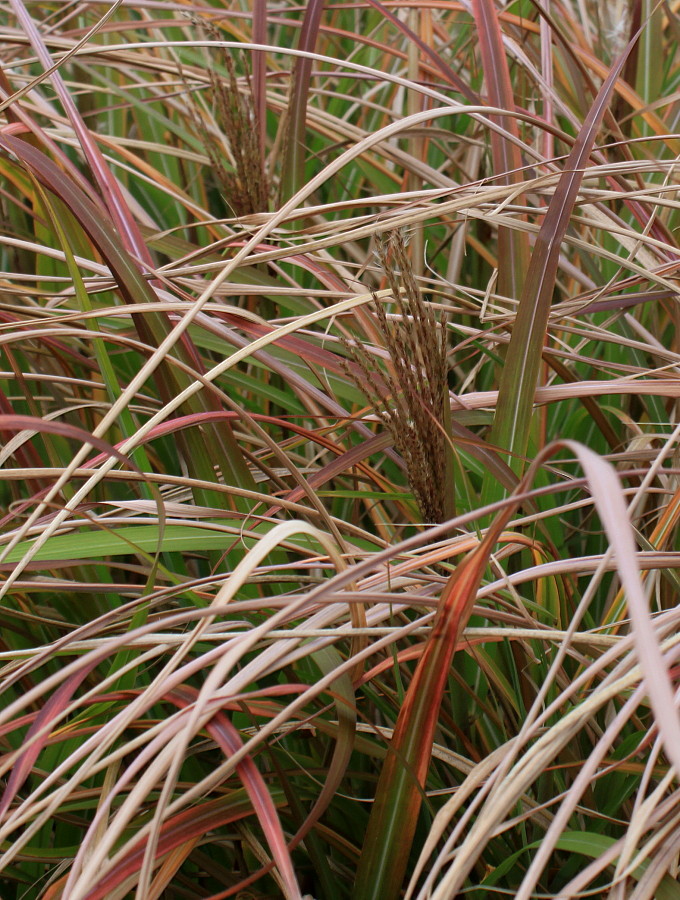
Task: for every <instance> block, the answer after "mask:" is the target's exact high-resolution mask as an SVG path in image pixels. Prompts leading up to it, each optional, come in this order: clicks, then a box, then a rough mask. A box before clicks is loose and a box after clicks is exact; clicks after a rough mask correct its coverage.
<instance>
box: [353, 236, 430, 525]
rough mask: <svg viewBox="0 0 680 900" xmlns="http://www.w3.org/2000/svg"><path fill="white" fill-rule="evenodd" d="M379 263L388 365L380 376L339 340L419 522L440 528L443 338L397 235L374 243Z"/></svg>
mask: <svg viewBox="0 0 680 900" xmlns="http://www.w3.org/2000/svg"><path fill="white" fill-rule="evenodd" d="M378 257H379V260H380V264H381V266H382V268H383V270H384V272H385V277H386V278H387V283H388V285H389V288H390V290H391V292H392V295H393V298H394V309H395V315H392V316H388V313H387V312H386V310H385V306H384V305H383V304H382V303H381V302H379V301H378V300H377V299H374V302H373V309H374V312H375V315H376V318H377V321H378V325H379V328H380V332H381V334H382V337H383V340H384V344H385V349H386V350H387V351H388V352H389V357H390V360H389V363H388V365H387V366H386V368H385V369H384V370H383V369H381V368H380V367H379V365H378V363H377V361H376V358H375V357H374V356H373V355H372V354H371V353H370V352H369V351H368V350H366V348H365V347H364V346H363V345H362V344H360V343H358V342H355V343H350V342H348V341H345V348H346V350H347V352H348V354H349V356H350V357H351V359H352V360H353V361H354V362H355V363H356V365H357V366H358V369H359V370H360V372H361V376H362V377H357V376H356V375H355V374H351V373H350V377H352V379H353V380H354V382H355V384H356V385H357V387H358V388H359V390H360V391H361V392H362V393H363V394H364V395H365V396H366V398H367V400H368V401H369V403H371V404H372V405H373V406H375V408H376V412H377V414H378V415H379V416H380V418H381V419H382V421H383V422H384V423H385V425H386V426H387V428H388V429H389V431H390V433H391V435H392V439H393V441H394V446H395V448H396V449H397V451H398V452H399V453H400V454H401V456H402V457H403V459H404V462H405V464H406V469H407V473H408V478H409V483H410V486H411V490H412V491H413V495H414V497H415V500H416V503H417V504H418V507H419V509H420V512H421V514H422V517H423V520H424V521H425V522H442V521H443V520H444V518H445V509H446V504H445V498H444V489H445V484H446V441H447V436H446V432H445V429H444V427H443V424H442V418H443V416H442V414H443V406H444V402H445V401H446V398H447V396H448V381H447V362H446V333H445V331H444V329H442V328H441V327H440V326H439V324H438V323H437V320H436V319H435V316H434V313H433V312H432V309H431V307H430V306H429V304H428V303H426V302H425V301H424V300H423V297H422V294H421V291H420V290H419V288H418V285H417V283H416V279H415V277H414V274H413V266H412V265H411V261H410V259H409V257H408V254H407V251H406V246H405V244H404V239H403V237H402V235H401V234H400V233H399V232H391V233H390V234H389V236H388V237H387V239H386V240H385V241H384V242H382V243H381V244H380V246H379V248H378ZM347 372H348V373H349V367H347Z"/></svg>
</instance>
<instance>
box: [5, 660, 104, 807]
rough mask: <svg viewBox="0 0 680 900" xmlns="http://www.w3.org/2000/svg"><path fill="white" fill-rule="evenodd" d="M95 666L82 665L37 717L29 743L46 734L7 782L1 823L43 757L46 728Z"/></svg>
mask: <svg viewBox="0 0 680 900" xmlns="http://www.w3.org/2000/svg"><path fill="white" fill-rule="evenodd" d="M96 666H97V662H92V663H90V664H89V665H86V666H83V668H82V669H81V670H80V671H78V672H74V673H73V675H71V677H70V678H68V679H67V680H66V681H65V682H64V683H63V684H62V685H61V686H60V687H59V688H58V689H57V690H56V691H55V692H54V694H52V696H51V697H50V698H49V700H48V701H47V702H46V703H45V705H44V706H43V707H42V709H41V710H40V712H39V713H38V715H37V716H36V718H35V720H34V722H33V724H32V725H31V727H30V728H29V730H28V734H27V735H26V742H28V741H30V740H31V738H32V737H33V736H34V735H35V734H38V732H40V731H43V734H42V735H41V736H40V737H39V738H37V740H35V741H33V743H31V744H30V746H29V747H27V748H26V750H24V752H23V753H22V754H21V755H20V756H19V759H18V760H17V762H16V763H15V764H14V766H13V767H12V771H11V772H10V776H9V778H8V780H7V787H6V788H5V790H4V792H3V795H2V798H1V799H0V820H2V817H3V816H4V815H5V813H6V812H7V810H8V809H9V806H10V804H11V802H12V800H14V798H15V797H16V795H17V793H18V792H19V791H20V790H21V787H22V785H23V784H24V782H25V781H26V779H27V778H28V776H29V775H30V774H31V769H32V768H33V766H34V764H35V761H36V760H37V758H38V756H40V753H41V751H42V749H43V748H44V746H45V744H46V743H47V741H48V739H49V737H50V731H49V729H48V728H47V726H48V725H49V723H50V722H51V721H52V720H53V719H54V718H55V717H56V716H58V715H59V713H61V712H63V711H64V709H65V707H66V706H68V704H69V701H70V699H71V697H72V696H73V693H74V691H76V690H77V689H78V687H79V686H80V685H81V684H82V683H83V681H84V680H85V678H87V676H88V675H89V674H90V672H91V671H92V670H93V669H94V668H95V667H96Z"/></svg>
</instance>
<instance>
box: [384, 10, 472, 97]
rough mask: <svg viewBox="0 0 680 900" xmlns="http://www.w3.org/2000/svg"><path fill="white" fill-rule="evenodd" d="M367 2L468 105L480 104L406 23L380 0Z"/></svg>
mask: <svg viewBox="0 0 680 900" xmlns="http://www.w3.org/2000/svg"><path fill="white" fill-rule="evenodd" d="M368 2H369V3H370V4H371V6H373V7H374V8H375V9H378V10H380V12H381V13H382V15H383V16H384V17H385V18H386V19H387V20H388V21H389V22H391V23H392V24H393V25H394V26H395V27H396V28H398V29H399V31H401V32H402V34H404V35H405V36H406V37H407V38H408V39H409V41H413V43H414V44H416V45H417V47H418V48H419V49H420V51H421V53H423V54H424V55H425V56H426V57H427V58H428V59H429V60H430V62H431V63H432V64H433V65H434V66H435V68H437V69H438V70H439V71H440V72H441V74H442V75H443V77H444V78H445V79H446V81H448V83H449V84H450V85H452V86H453V87H454V88H455V90H457V91H458V92H459V93H460V94H462V95H463V96H464V97H465V98H466V100H469V101H470V103H473V104H475V105H477V104H479V103H480V98H479V95H478V94H476V93H475V92H474V91H473V90H472V88H471V87H470V86H469V85H468V84H467V82H466V81H464V80H463V79H462V78H461V77H460V76H459V75H457V74H456V73H455V72H454V70H453V69H452V68H451V66H449V65H448V64H447V63H446V62H445V61H444V60H443V59H442V57H441V56H440V55H439V53H437V52H436V50H434V49H433V48H432V47H429V46H428V45H427V44H426V43H425V41H424V40H422V38H421V37H420V36H419V35H417V34H416V33H415V31H413V30H412V29H411V28H409V27H408V25H407V24H406V22H402V20H401V19H400V18H398V16H396V15H395V14H394V13H393V12H392V11H391V10H390V9H388V8H387V7H386V6H383V4H382V3H380V0H368Z"/></svg>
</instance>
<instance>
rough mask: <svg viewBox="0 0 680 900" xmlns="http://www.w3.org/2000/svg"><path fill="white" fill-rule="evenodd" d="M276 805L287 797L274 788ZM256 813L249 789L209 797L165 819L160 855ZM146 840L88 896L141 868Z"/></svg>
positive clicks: (105, 892) (52, 897)
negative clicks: (214, 798)
mask: <svg viewBox="0 0 680 900" xmlns="http://www.w3.org/2000/svg"><path fill="white" fill-rule="evenodd" d="M272 802H273V803H274V804H275V805H283V804H284V803H285V798H284V796H283V793H282V791H280V790H279V789H274V799H273V801H272ZM252 814H253V806H252V803H251V800H250V797H249V796H248V794H247V792H246V791H245V790H244V791H233V792H231V793H229V794H228V795H227V796H225V797H220V798H218V799H217V800H208V801H206V802H205V803H201V804H199V805H198V806H193V807H191V809H187V810H184V811H183V812H181V813H178V814H177V815H176V816H173V817H172V818H171V819H168V821H167V822H166V823H165V825H164V827H163V833H162V835H161V838H160V841H159V844H158V856H164V855H165V854H166V853H170V852H172V850H174V849H176V848H177V847H181V846H182V845H183V844H184V843H186V842H187V841H190V840H192V839H193V838H195V837H203V836H204V835H205V834H207V833H208V832H209V831H213V830H214V829H216V828H220V827H222V826H223V825H228V824H229V823H230V822H238V821H239V820H240V819H245V818H246V817H247V816H251V815H252ZM145 845H146V840H142V841H140V842H139V845H138V846H136V847H135V848H134V849H133V850H132V851H131V852H130V853H129V854H128V855H127V856H126V857H125V859H124V860H123V861H122V862H121V864H120V865H119V866H118V867H117V868H116V869H115V871H113V872H110V873H109V874H107V875H106V876H104V878H102V879H101V881H100V882H99V884H97V885H95V886H94V887H93V888H92V889H91V890H90V891H88V893H87V894H86V895H85V896H84V900H106V898H107V897H109V896H111V893H112V892H113V891H114V890H115V889H116V888H117V887H118V886H119V885H120V884H122V883H123V882H124V881H125V880H126V879H127V878H128V877H129V875H130V874H132V873H134V872H136V871H138V870H139V867H140V865H141V862H142V859H143V856H144V848H145ZM67 879H68V874H67V875H64V876H63V878H61V879H60V880H59V881H58V882H56V884H54V885H52V887H51V888H50V889H49V891H47V892H46V893H45V894H44V897H45V900H57V898H58V897H61V891H62V890H63V888H64V886H65V884H66V881H67Z"/></svg>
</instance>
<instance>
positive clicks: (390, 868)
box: [352, 503, 517, 900]
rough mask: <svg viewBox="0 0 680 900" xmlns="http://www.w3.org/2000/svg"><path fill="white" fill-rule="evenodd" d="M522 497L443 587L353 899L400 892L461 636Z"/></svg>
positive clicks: (387, 899) (389, 899)
mask: <svg viewBox="0 0 680 900" xmlns="http://www.w3.org/2000/svg"><path fill="white" fill-rule="evenodd" d="M516 505H517V504H516V503H512V504H510V505H509V506H508V507H507V508H506V509H504V510H503V511H502V512H501V513H499V514H498V515H497V516H496V519H495V520H494V523H493V525H492V526H491V528H489V530H488V531H487V533H486V535H485V537H484V539H483V540H482V542H481V543H480V544H479V546H478V547H477V548H476V549H475V550H473V551H472V552H471V553H469V554H468V556H466V557H465V559H464V560H463V561H462V562H461V563H460V565H459V566H458V567H457V568H456V570H455V572H454V573H453V575H452V576H451V577H450V579H449V581H448V582H447V584H446V586H445V588H444V592H443V593H442V596H441V599H440V601H439V608H438V611H437V616H436V618H435V621H434V623H433V626H432V630H431V631H430V634H429V635H428V638H427V641H426V644H425V649H424V650H423V653H422V656H421V658H420V661H419V662H418V666H417V668H416V672H415V675H414V676H413V680H412V681H411V684H410V686H409V689H408V692H407V694H406V699H405V701H404V705H403V706H402V708H401V710H400V711H399V716H398V718H397V725H396V728H395V730H394V734H393V737H392V740H391V742H390V746H389V748H388V753H387V756H386V758H385V763H384V765H383V768H382V771H381V773H380V778H379V781H378V789H377V791H376V796H375V800H374V803H373V807H372V810H371V816H370V818H369V822H368V828H367V831H366V835H365V837H364V844H363V849H362V852H361V858H360V860H359V868H358V871H357V879H356V883H355V886H354V893H353V894H352V897H353V900H397V898H398V897H399V896H400V895H401V889H402V883H403V881H404V876H405V874H406V868H407V866H408V859H409V853H410V849H411V846H412V844H413V839H414V836H415V830H416V825H417V822H418V813H419V811H420V806H421V803H422V799H423V794H424V789H425V782H426V779H427V772H428V768H429V765H430V757H431V754H432V745H433V743H434V733H435V729H436V728H437V725H438V722H439V709H440V706H441V702H442V699H443V696H444V691H445V690H446V685H447V682H448V677H449V670H450V667H451V662H452V660H453V656H454V653H455V650H456V644H457V642H458V639H459V637H460V634H461V633H462V631H463V629H464V628H465V626H466V625H467V622H468V619H469V618H470V615H471V612H472V608H473V605H474V602H475V598H476V596H477V590H478V588H479V585H480V582H481V580H482V576H483V574H484V570H485V568H486V566H487V563H488V560H489V556H490V554H491V552H492V550H493V547H494V545H495V543H496V541H497V539H498V537H499V536H500V534H501V532H502V531H503V529H504V528H505V526H506V525H507V523H508V521H509V519H510V517H511V516H512V514H513V511H514V509H515V507H516Z"/></svg>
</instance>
